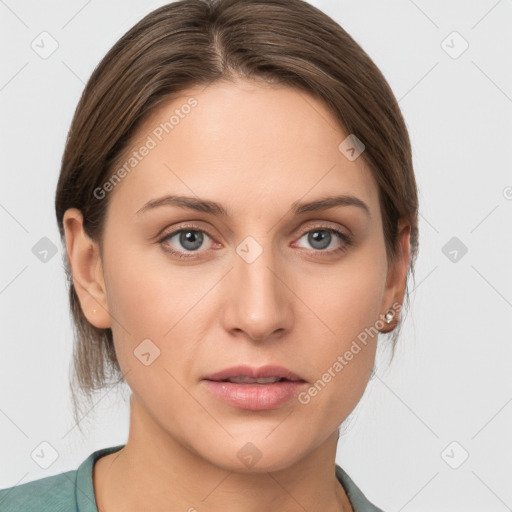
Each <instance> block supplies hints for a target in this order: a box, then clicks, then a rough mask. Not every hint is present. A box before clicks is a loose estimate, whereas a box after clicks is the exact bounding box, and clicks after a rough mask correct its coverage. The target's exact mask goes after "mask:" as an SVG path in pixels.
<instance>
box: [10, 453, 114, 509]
mask: <svg viewBox="0 0 512 512" xmlns="http://www.w3.org/2000/svg"><path fill="white" fill-rule="evenodd" d="M123 446H124V445H117V446H112V447H109V448H102V449H100V450H97V451H95V452H93V453H92V454H91V455H89V457H87V458H86V459H85V460H84V461H83V462H82V463H81V464H80V466H79V467H78V469H75V470H72V471H66V472H64V473H59V474H57V475H53V476H47V477H45V478H41V479H39V480H34V481H32V482H27V483H24V484H20V485H16V486H14V487H8V488H7V489H0V511H1V512H98V510H97V507H96V499H95V495H94V487H93V468H94V463H95V462H96V461H97V460H98V459H99V458H101V457H103V456H104V455H108V454H109V453H114V452H116V451H118V450H120V449H121V448H122V447H123Z"/></svg>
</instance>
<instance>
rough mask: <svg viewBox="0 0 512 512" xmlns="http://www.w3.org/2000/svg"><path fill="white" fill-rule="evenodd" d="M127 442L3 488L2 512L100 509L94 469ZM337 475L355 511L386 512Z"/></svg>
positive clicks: (90, 511) (339, 472)
mask: <svg viewBox="0 0 512 512" xmlns="http://www.w3.org/2000/svg"><path fill="white" fill-rule="evenodd" d="M123 446H124V445H118V446H113V447H110V448H103V449H102V450H97V451H95V452H94V453H92V454H91V455H89V457H87V459H85V460H84V461H83V462H82V464H80V466H79V467H78V469H76V470H74V471H67V472H65V473H60V474H58V475H53V476H47V477H45V478H41V479H39V480H34V481H33V482H27V483H24V484H21V485H17V486H14V487H9V488H7V489H2V490H0V511H1V512H98V508H97V507H96V499H95V496H94V487H93V483H92V470H93V466H94V463H95V462H96V461H97V460H98V459H99V458H100V457H102V456H103V455H108V454H109V453H113V452H116V451H118V450H120V449H121V448H122V447H123ZM336 476H337V478H338V480H339V482H340V483H341V485H342V486H343V488H344V489H345V492H346V494H347V496H348V499H349V500H350V503H351V505H352V508H353V509H354V512H383V511H382V510H381V509H380V508H377V507H376V506H375V505H373V504H372V503H370V502H369V501H368V500H367V499H366V497H365V496H364V494H363V493H362V492H361V490H360V489H359V488H358V487H357V486H356V484H355V483H354V482H353V481H352V479H351V478H350V477H349V476H348V475H347V473H345V471H344V470H343V469H342V468H341V467H340V466H338V465H337V464H336Z"/></svg>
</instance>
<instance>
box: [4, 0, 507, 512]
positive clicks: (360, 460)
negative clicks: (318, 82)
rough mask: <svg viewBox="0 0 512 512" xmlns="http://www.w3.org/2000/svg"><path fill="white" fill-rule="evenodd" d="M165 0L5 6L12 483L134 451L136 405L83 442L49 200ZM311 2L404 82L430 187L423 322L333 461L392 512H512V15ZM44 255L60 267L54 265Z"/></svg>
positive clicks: (417, 319)
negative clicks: (112, 58) (87, 108)
mask: <svg viewBox="0 0 512 512" xmlns="http://www.w3.org/2000/svg"><path fill="white" fill-rule="evenodd" d="M164 3H165V2H162V1H153V2H152V1H135V0H130V1H126V0H123V1H121V0H108V1H106V0H103V1H101V2H100V1H97V0H92V1H91V0H89V1H80V2H78V1H77V2H69V1H64V0H62V1H53V2H50V1H47V2H38V1H35V0H31V1H28V0H27V1H24V2H15V1H14V0H5V1H3V0H2V1H0V48H1V66H0V70H1V73H0V109H1V110H0V119H1V123H0V130H1V137H0V145H1V146H0V161H1V166H0V172H1V185H0V235H1V251H0V258H1V260H0V329H1V331H0V332H1V356H0V488H4V487H8V486H11V485H15V484H18V483H24V482H27V481H31V480H35V479H38V478H42V477H44V476H49V475H53V474H56V473H60V472H62V471H66V470H70V469H76V467H78V465H79V464H80V463H81V462H82V461H83V460H84V459H85V458H86V457H87V456H88V455H89V454H90V453H92V451H94V450H97V449H99V448H103V447H107V446H113V445H115V444H122V443H124V442H125V441H126V438H127V434H128V407H127V398H128V396H129V393H128V392H124V393H117V392H115V391H113V392H111V393H108V394H105V393H104V394H102V395H100V396H98V400H97V403H96V405H95V406H94V408H93V409H92V410H91V411H90V412H89V414H87V416H86V417H85V418H83V420H82V421H81V424H82V426H83V428H84V431H85V435H84V436H82V435H81V434H80V432H79V431H78V429H77V428H76V426H74V424H73V420H72V415H71V406H70V400H69V393H68V372H69V362H70V357H71V348H72V327H71V323H70V318H69V314H68V303H67V291H66V286H65V280H64V271H63V267H62V250H63V247H62V246H61V243H60V240H59V235H58V230H57V225H56V221H55V214H54V207H53V201H54V192H55V186H56V182H57V177H58V173H59V164H60V159H61V156H62V151H63V148H64V142H65V138H66V134H67V130H68V128H69V125H70V122H71V118H72V116H73V113H74V109H75V106H76V104H77V101H78V99H79V96H80V94H81V92H82V89H83V87H84V84H85V82H86V81H87V79H88V78H89V76H90V74H91V72H92V70H93V69H94V67H95V66H96V64H97V63H98V62H99V61H100V59H101V58H102V57H103V56H104V54H105V53H106V52H107V50H108V49H109V48H110V47H111V46H112V45H113V44H114V42H115V41H117V39H118V38H119V37H120V36H121V35H122V34H123V33H124V32H126V30H128V29H129V28H130V27H131V26H132V25H133V24H135V23H136V22H137V21H138V20H139V19H140V18H142V17H143V16H144V15H145V14H147V13H148V12H150V11H151V10H153V9H154V8H156V7H158V6H160V5H163V4H164ZM311 3H312V4H313V5H315V6H317V7H319V8H321V9H322V10H324V11H325V12H326V13H327V14H329V15H330V16H332V17H333V18H334V19H335V20H336V21H337V22H338V23H340V24H341V25H342V26H343V27H344V28H345V29H346V30H347V31H348V32H349V33H350V34H351V35H352V36H353V37H354V39H355V40H356V41H357V42H358V43H359V44H360V45H361V46H362V47H363V48H364V49H365V50H366V51H367V53H368V54H369V55H370V56H371V57H372V59H373V60H374V61H375V63H376V64H377V65H378V66H379V67H380V69H381V70H382V72H383V73H384V75H385V77H386V78H387V80H388V81H389V83H390V85H391V87H392V89H393V91H394V93H395V95H396V97H397V99H398V100H399V104H400V107H401V109H402V112H403V114H404V117H405V119H406V122H407V126H408V128H409V132H410V136H411V140H412V145H413V153H414V164H415V170H416V176H417V181H418V187H419V190H420V214H421V216H420V253H419V257H418V262H417V272H416V273H417V281H416V288H414V289H413V290H412V292H411V301H412V302H411V310H410V312H409V313H408V315H407V318H406V322H405V325H404V329H403V332H402V337H401V340H400V342H399V345H398V350H397V354H396V357H395V359H394V361H393V363H392V364H391V365H389V358H388V354H387V352H386V347H385V343H384V342H383V339H382V340H380V341H379V355H378V359H377V372H376V375H375V377H374V378H373V379H372V380H371V381H370V383H369V385H368V388H367V390H366V393H365V395H364V396H363V399H362V400H361V402H360V403H359V405H358V406H357V408H356V409H355V410H354V412H353V414H352V415H351V418H350V419H349V421H348V422H347V428H346V429H345V431H344V433H343V436H342V438H341V439H340V442H339V448H338V454H337V462H338V464H340V465H341V466H342V467H343V468H344V469H345V470H346V471H347V472H348V473H349V475H350V476H351V477H352V479H353V480H354V481H355V482H356V483H357V485H358V486H359V487H360V488H361V489H362V490H363V492H364V493H365V494H366V496H367V497H368V498H369V499H370V500H371V501H373V502H375V503H376V504H377V505H378V506H380V507H381V508H383V509H384V510H386V512H399V511H404V512H409V511H411V512H412V511H416V512H422V511H433V510H435V511H436V512H444V511H460V510H465V511H466V512H470V511H482V510H485V511H486V512H502V511H505V510H510V509H512V486H511V485H510V483H511V481H512V437H511V435H510V434H511V431H512V377H511V375H512V372H511V369H510V366H511V361H512V348H511V318H512V270H511V262H512V242H511V240H512V170H511V162H512V158H511V156H512V144H511V140H512V72H511V62H512V59H511V55H512V31H511V30H510V27H511V25H512V3H511V2H510V1H506V0H503V1H495V0H489V1H483V0H482V1H471V2H470V1H467V0H464V1H463V0H458V1H452V2H449V3H448V2H444V1H420V0H417V1H416V2H413V1H411V0H394V1H388V2H382V1H377V0H374V1H373V0H371V1H370V0H359V1H358V2H355V1H353V2H351V1H345V0H323V1H322V0H315V1H312V2H311ZM43 32H46V33H47V34H43V35H41V33H43ZM41 37H44V38H46V39H45V41H46V42H47V44H45V45H44V46H45V48H46V51H51V50H52V49H53V47H52V45H53V46H55V45H58V46H57V47H55V50H54V51H53V53H52V54H51V55H41V51H42V50H41V49H40V48H39V49H38V50H36V49H34V47H35V48H37V45H36V44H35V43H34V41H35V42H37V41H40V39H38V38H41ZM40 46H41V45H40ZM37 244H46V245H44V247H52V246H55V252H56V253H55V254H54V255H52V253H51V252H50V253H49V255H48V259H47V261H42V260H41V259H40V257H38V254H40V252H38V248H40V247H41V245H37ZM454 251H455V252H454ZM411 288H412V286H411ZM43 442H45V443H49V444H50V445H51V446H52V447H54V449H55V450H56V452H57V458H56V460H55V461H54V462H53V464H51V465H50V466H49V467H48V468H46V469H44V468H42V467H40V466H39V465H38V464H36V462H35V461H34V459H33V458H32V457H31V453H33V451H34V450H35V449H37V448H38V447H40V446H41V443H43Z"/></svg>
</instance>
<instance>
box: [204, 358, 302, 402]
mask: <svg viewBox="0 0 512 512" xmlns="http://www.w3.org/2000/svg"><path fill="white" fill-rule="evenodd" d="M202 380H203V382H204V384H205V385H206V388H207V389H208V390H209V391H210V392H211V393H212V395H213V396H214V397H215V398H217V399H219V400H221V401H222V402H224V403H226V404H228V405H230V406H232V407H236V408H239V409H246V410H251V411H262V410H269V409H277V408H279V407H282V406H283V405H285V404H286V403H288V402H289V401H290V400H291V399H292V398H293V397H294V396H296V395H297V394H298V392H299V391H300V389H301V388H302V387H303V386H304V385H306V381H305V380H304V379H303V378H302V377H300V376H299V375H297V374H296V373H293V372H291V371H290V370H287V369H286V368H283V367H282V366H265V367H261V368H252V367H250V366H238V367H234V368H227V369H226V370H222V371H220V372H217V373H214V374H211V375H207V376H205V377H203V379H202Z"/></svg>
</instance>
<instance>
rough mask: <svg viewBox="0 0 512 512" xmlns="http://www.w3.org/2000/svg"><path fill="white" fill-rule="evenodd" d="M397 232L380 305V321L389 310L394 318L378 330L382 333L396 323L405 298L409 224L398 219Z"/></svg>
mask: <svg viewBox="0 0 512 512" xmlns="http://www.w3.org/2000/svg"><path fill="white" fill-rule="evenodd" d="M397 231H398V233H397V241H396V257H395V259H394V261H392V262H390V264H389V265H388V275H387V280H386V288H385V291H384V296H383V301H382V304H381V311H382V315H381V319H382V320H384V321H385V314H386V312H387V311H388V310H389V309H391V310H393V311H394V312H395V316H394V317H393V319H392V320H391V322H390V323H389V324H388V323H387V322H386V323H385V324H384V327H383V328H382V329H379V330H380V332H382V333H386V332H390V331H392V330H393V329H394V328H395V327H396V324H397V323H398V317H399V315H400V309H401V308H402V304H403V301H404V296H405V287H406V284H407V270H408V268H409V262H410V259H411V247H410V236H411V225H410V223H409V222H408V221H406V220H405V219H399V220H398V229H397Z"/></svg>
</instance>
